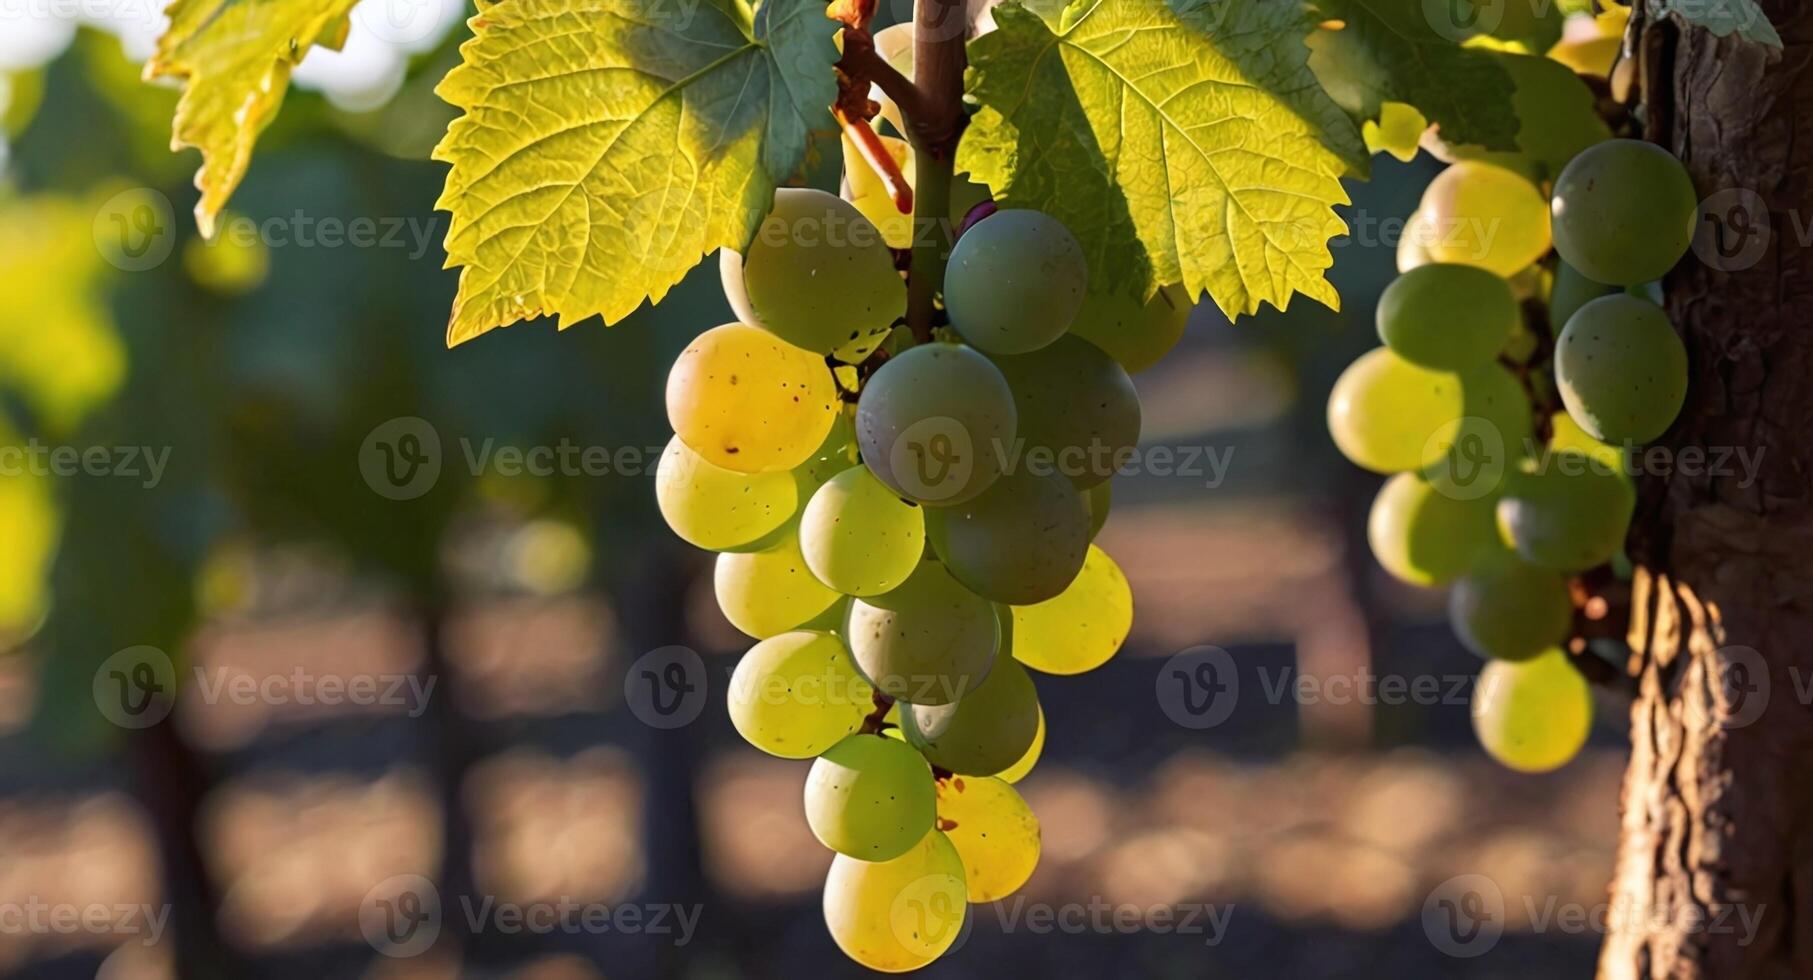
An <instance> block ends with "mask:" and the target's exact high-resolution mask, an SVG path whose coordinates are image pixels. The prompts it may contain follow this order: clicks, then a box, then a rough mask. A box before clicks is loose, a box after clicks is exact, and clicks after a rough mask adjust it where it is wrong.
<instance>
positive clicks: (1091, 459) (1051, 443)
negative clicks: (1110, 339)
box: [995, 337, 1140, 490]
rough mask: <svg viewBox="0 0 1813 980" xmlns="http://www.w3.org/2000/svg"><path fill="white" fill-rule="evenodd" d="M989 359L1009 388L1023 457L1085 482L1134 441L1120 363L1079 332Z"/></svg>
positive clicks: (1135, 404)
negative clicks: (1029, 349)
mask: <svg viewBox="0 0 1813 980" xmlns="http://www.w3.org/2000/svg"><path fill="white" fill-rule="evenodd" d="M995 363H996V364H997V365H999V366H1000V368H1001V373H1002V375H1003V376H1005V377H1006V378H1007V383H1008V386H1009V387H1011V388H1012V389H1013V395H1014V407H1015V409H1016V411H1017V415H1018V418H1019V434H1020V445H1021V446H1022V447H1024V453H1023V455H1025V458H1026V465H1032V466H1037V467H1041V468H1050V467H1055V468H1056V469H1057V470H1059V471H1060V472H1062V473H1063V474H1064V475H1065V476H1067V477H1069V478H1070V481H1071V482H1072V483H1075V484H1076V485H1077V486H1078V487H1079V488H1081V489H1084V490H1087V489H1089V488H1090V487H1093V486H1095V485H1096V484H1098V483H1102V482H1104V481H1106V480H1108V479H1109V478H1111V477H1113V476H1114V474H1115V472H1116V471H1118V470H1119V469H1120V468H1121V467H1123V466H1125V465H1127V463H1128V462H1129V461H1130V460H1132V458H1133V455H1134V453H1135V452H1137V451H1138V447H1139V427H1140V407H1139V392H1138V391H1136V390H1135V389H1134V387H1133V379H1132V378H1129V377H1128V376H1127V371H1126V369H1125V368H1123V367H1121V366H1120V364H1118V363H1117V362H1116V361H1115V360H1114V358H1112V357H1109V356H1108V355H1107V354H1106V353H1104V352H1103V351H1102V349H1101V348H1099V347H1097V346H1095V345H1094V344H1091V343H1090V342H1088V341H1087V340H1084V339H1082V338H1081V337H1061V338H1059V339H1058V340H1057V341H1056V342H1055V343H1053V344H1051V345H1049V346H1047V347H1045V348H1043V349H1041V350H1037V351H1034V352H1032V353H1030V354H1020V355H1017V356H1010V357H998V358H996V359H995Z"/></svg>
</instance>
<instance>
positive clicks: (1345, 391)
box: [1328, 347, 1466, 473]
mask: <svg viewBox="0 0 1813 980" xmlns="http://www.w3.org/2000/svg"><path fill="white" fill-rule="evenodd" d="M1465 407H1466V406H1465V395H1464V394H1463V392H1462V390H1461V384H1460V378H1459V376H1457V375H1454V374H1451V373H1449V372H1446V371H1432V370H1430V369H1428V368H1423V367H1418V366H1416V365H1415V364H1412V363H1410V362H1409V361H1406V360H1404V359H1403V358H1401V357H1399V356H1398V355H1397V354H1395V353H1393V352H1392V351H1391V349H1390V348H1388V347H1378V348H1374V349H1373V350H1371V351H1368V352H1366V353H1365V354H1362V355H1360V358H1359V360H1356V361H1354V362H1353V363H1352V364H1350V365H1348V367H1347V370H1346V371H1343V372H1342V373H1341V376H1340V377H1339V378H1338V379H1336V380H1335V386H1334V389H1333V390H1332V391H1330V392H1329V395H1328V431H1329V434H1330V435H1332V436H1334V440H1335V446H1336V447H1337V448H1339V449H1340V450H1341V455H1343V456H1346V457H1347V458H1348V459H1349V460H1352V461H1353V462H1354V464H1355V465H1358V466H1363V467H1365V468H1366V469H1369V470H1372V471H1374V472H1376V473H1397V472H1401V471H1403V470H1414V469H1420V468H1421V467H1422V466H1423V465H1425V464H1426V463H1427V462H1429V461H1430V458H1431V456H1432V455H1434V454H1436V453H1437V452H1439V450H1440V446H1439V445H1437V444H1436V443H1437V442H1439V440H1436V437H1437V436H1438V435H1439V434H1441V433H1442V432H1443V430H1445V429H1447V428H1448V427H1449V426H1450V425H1451V424H1452V423H1453V422H1454V420H1455V419H1458V418H1460V417H1461V416H1462V415H1463V414H1464V412H1465Z"/></svg>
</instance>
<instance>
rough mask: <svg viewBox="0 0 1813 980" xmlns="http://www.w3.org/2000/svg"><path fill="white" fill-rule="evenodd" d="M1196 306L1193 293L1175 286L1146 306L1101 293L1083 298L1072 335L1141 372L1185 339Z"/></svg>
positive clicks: (1130, 369)
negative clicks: (1193, 301) (1192, 311)
mask: <svg viewBox="0 0 1813 980" xmlns="http://www.w3.org/2000/svg"><path fill="white" fill-rule="evenodd" d="M1195 305H1196V304H1194V303H1192V302H1190V294H1189V292H1188V291H1187V290H1185V289H1184V288H1183V287H1182V286H1180V285H1175V284H1173V285H1170V286H1165V287H1162V288H1161V289H1159V291H1158V292H1156V293H1154V294H1152V298H1151V299H1149V300H1147V301H1146V302H1144V303H1141V302H1140V301H1139V300H1137V299H1135V298H1134V297H1132V296H1129V295H1126V294H1123V293H1119V292H1115V291H1112V290H1096V291H1092V292H1090V294H1089V295H1088V296H1087V297H1086V298H1084V300H1083V308H1082V309H1081V310H1079V311H1078V312H1077V315H1076V322H1075V323H1074V324H1072V325H1071V327H1070V332H1071V333H1073V334H1075V335H1076V336H1078V337H1081V338H1083V339H1084V340H1087V341H1089V342H1090V343H1092V344H1094V345H1095V346H1097V347H1100V348H1101V349H1102V350H1104V351H1107V352H1108V356H1110V357H1112V358H1114V359H1115V360H1116V361H1119V362H1120V365H1121V367H1124V368H1126V369H1127V373H1128V374H1138V373H1140V372H1141V371H1144V370H1145V369H1147V368H1149V367H1151V366H1152V365H1154V364H1157V363H1158V362H1159V361H1160V360H1161V359H1163V357H1164V356H1165V355H1166V354H1169V353H1170V352H1171V349H1172V348H1173V347H1176V346H1177V342H1178V341H1180V340H1182V339H1183V333H1184V328H1185V327H1187V326H1189V324H1190V311H1191V310H1192V309H1194V308H1195Z"/></svg>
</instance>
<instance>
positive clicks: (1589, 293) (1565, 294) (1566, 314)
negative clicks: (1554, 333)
mask: <svg viewBox="0 0 1813 980" xmlns="http://www.w3.org/2000/svg"><path fill="white" fill-rule="evenodd" d="M1617 291H1618V287H1616V286H1607V285H1606V284H1605V283H1602V282H1594V281H1592V280H1591V279H1588V278H1587V277H1585V276H1583V275H1581V274H1580V270H1579V269H1576V268H1574V267H1573V266H1571V265H1568V264H1567V263H1566V262H1564V261H1562V260H1560V259H1556V260H1555V282H1554V284H1553V285H1551V286H1550V287H1549V326H1551V327H1553V328H1554V329H1556V330H1560V329H1561V328H1563V327H1565V326H1567V322H1568V321H1569V320H1571V319H1573V318H1574V314H1575V313H1577V312H1579V311H1580V308H1581V307H1582V306H1585V305H1586V304H1588V303H1590V302H1592V301H1593V300H1596V299H1598V298H1599V297H1601V296H1610V295H1611V294H1613V293H1615V292H1617Z"/></svg>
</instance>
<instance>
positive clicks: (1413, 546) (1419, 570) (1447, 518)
mask: <svg viewBox="0 0 1813 980" xmlns="http://www.w3.org/2000/svg"><path fill="white" fill-rule="evenodd" d="M1493 504H1494V501H1493V499H1492V498H1490V497H1480V498H1475V499H1457V498H1455V497H1450V496H1447V495H1446V494H1443V493H1440V492H1438V491H1437V490H1436V489H1435V488H1434V487H1432V486H1430V485H1429V484H1428V483H1427V482H1425V481H1424V480H1423V478H1422V477H1420V476H1417V475H1416V474H1414V473H1399V474H1398V475H1397V476H1394V477H1392V478H1391V479H1389V480H1387V481H1385V486H1384V487H1383V488H1381V489H1380V490H1379V495H1378V496H1377V497H1376V498H1374V499H1373V502H1372V513H1371V515H1370V517H1369V518H1368V519H1367V522H1366V537H1367V540H1368V541H1369V542H1370V543H1371V545H1372V553H1373V555H1374V556H1376V557H1377V558H1378V560H1379V564H1380V565H1382V566H1384V568H1385V570H1386V571H1387V572H1390V573H1391V574H1392V575H1393V576H1394V577H1395V578H1397V579H1399V580H1400V581H1404V582H1408V583H1410V584H1411V585H1446V584H1447V583H1449V582H1452V581H1454V580H1455V579H1456V578H1459V577H1460V576H1462V575H1465V574H1466V573H1467V572H1468V571H1470V570H1471V569H1472V568H1473V567H1474V566H1476V565H1477V564H1479V562H1480V561H1482V560H1484V559H1486V558H1487V557H1489V556H1491V555H1492V554H1493V553H1494V552H1498V551H1502V550H1503V546H1502V545H1501V544H1500V543H1499V541H1498V531H1497V527H1496V526H1495V525H1494V523H1493V519H1492V508H1493Z"/></svg>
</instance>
